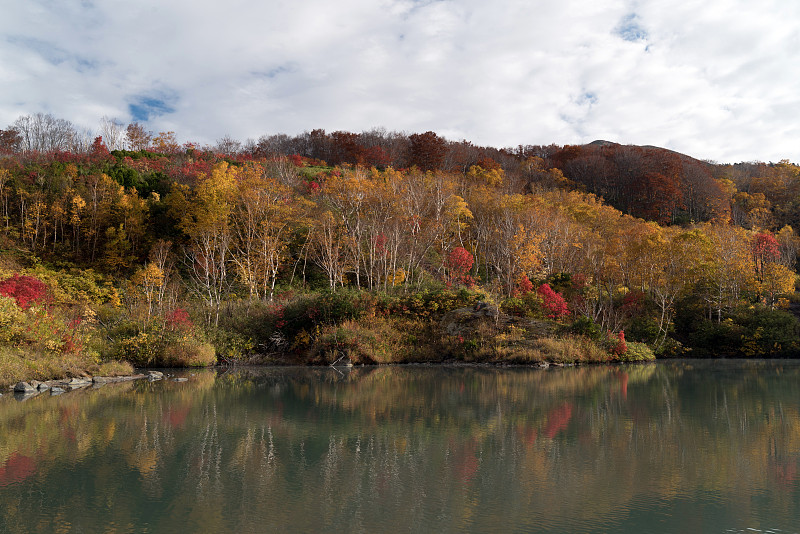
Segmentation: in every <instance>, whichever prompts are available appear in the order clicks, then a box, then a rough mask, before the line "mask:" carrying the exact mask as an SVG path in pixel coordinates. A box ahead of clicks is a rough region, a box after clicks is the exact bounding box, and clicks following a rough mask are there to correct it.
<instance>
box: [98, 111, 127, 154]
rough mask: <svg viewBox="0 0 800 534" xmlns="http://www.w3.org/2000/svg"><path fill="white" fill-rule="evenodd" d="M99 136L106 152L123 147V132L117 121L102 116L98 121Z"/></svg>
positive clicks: (119, 122)
mask: <svg viewBox="0 0 800 534" xmlns="http://www.w3.org/2000/svg"><path fill="white" fill-rule="evenodd" d="M100 135H101V136H102V138H103V142H104V143H105V145H106V146H107V147H108V150H119V149H121V148H123V147H124V144H125V130H124V129H123V128H122V122H121V121H120V120H119V119H117V118H113V119H112V118H108V117H106V116H105V115H104V116H103V118H101V119H100Z"/></svg>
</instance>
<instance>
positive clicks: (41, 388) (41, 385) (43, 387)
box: [31, 382, 50, 391]
mask: <svg viewBox="0 0 800 534" xmlns="http://www.w3.org/2000/svg"><path fill="white" fill-rule="evenodd" d="M31 385H33V384H31ZM36 389H38V390H39V391H47V390H48V389H50V385H49V384H45V383H44V382H39V385H38V386H36Z"/></svg>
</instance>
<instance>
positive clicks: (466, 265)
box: [444, 247, 475, 286]
mask: <svg viewBox="0 0 800 534" xmlns="http://www.w3.org/2000/svg"><path fill="white" fill-rule="evenodd" d="M474 263H475V258H474V257H473V256H472V254H471V253H470V252H469V251H468V250H467V249H465V248H464V247H456V248H454V249H453V250H452V251H451V252H450V254H448V255H447V259H446V260H445V262H444V266H445V268H446V269H447V285H448V286H449V285H452V284H453V283H457V284H464V285H472V284H473V283H474V282H473V280H472V277H471V276H469V275H468V274H467V273H468V272H469V270H470V269H472V265H473V264H474Z"/></svg>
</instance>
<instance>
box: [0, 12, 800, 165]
mask: <svg viewBox="0 0 800 534" xmlns="http://www.w3.org/2000/svg"><path fill="white" fill-rule="evenodd" d="M0 12H2V13H3V15H2V17H0V128H2V127H5V126H6V125H8V124H11V123H12V122H13V121H14V120H15V119H16V118H17V117H19V116H20V115H25V114H31V113H36V112H46V113H52V114H53V115H55V116H56V117H58V118H65V119H68V120H70V121H72V122H73V123H75V124H76V125H79V126H81V127H85V128H92V129H97V128H98V125H99V119H100V118H101V117H103V116H107V117H116V118H118V119H120V120H121V121H123V122H125V123H127V122H131V121H140V122H143V123H144V124H145V125H146V127H147V128H148V129H150V130H152V131H154V132H159V131H166V130H173V131H175V132H176V133H177V135H178V138H179V140H180V141H195V142H199V143H201V144H206V143H208V144H213V143H214V142H215V141H216V140H218V139H220V138H222V137H223V136H225V135H230V136H231V137H233V138H236V139H240V140H242V141H244V140H245V139H247V138H258V137H260V136H261V135H264V134H272V133H288V134H297V133H300V132H302V131H304V130H311V129H314V128H324V129H326V130H328V131H334V130H348V131H353V132H360V131H363V130H368V129H371V128H373V127H384V128H386V129H388V130H398V131H406V132H408V133H413V132H424V131H427V130H433V131H435V132H437V133H439V134H440V135H443V136H445V137H447V138H448V139H452V140H461V139H467V140H469V141H472V142H473V143H476V144H481V145H492V146H516V145H519V144H550V143H556V144H576V143H585V142H590V141H593V140H595V139H606V140H610V141H616V142H619V143H625V144H628V143H631V144H650V145H658V146H664V147H668V148H671V149H674V150H678V151H681V152H685V153H687V154H690V155H692V156H695V157H698V158H702V159H713V160H716V161H720V162H736V161H751V160H761V161H778V160H780V159H790V160H792V161H794V162H800V2H797V1H796V0H759V1H758V2H754V1H752V0H686V1H680V2H675V1H672V0H631V1H627V0H546V1H545V0H538V1H537V0H532V1H521V0H494V1H491V2H489V1H486V0H440V1H439V0H336V1H330V0H293V1H289V0H225V1H221V0H214V1H212V0H191V1H189V0H126V1H119V0H24V1H20V0H0Z"/></svg>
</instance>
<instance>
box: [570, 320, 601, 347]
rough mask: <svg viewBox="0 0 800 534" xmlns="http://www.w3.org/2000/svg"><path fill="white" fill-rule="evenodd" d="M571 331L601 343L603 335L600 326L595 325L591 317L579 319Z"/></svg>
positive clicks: (573, 324)
mask: <svg viewBox="0 0 800 534" xmlns="http://www.w3.org/2000/svg"><path fill="white" fill-rule="evenodd" d="M570 330H571V331H572V332H573V333H574V334H579V335H581V336H586V337H588V338H589V339H593V340H595V341H599V340H600V338H601V337H602V335H603V331H602V329H601V328H600V325H598V324H597V323H595V322H594V320H593V319H592V318H591V317H586V316H585V315H582V316H580V317H578V318H577V319H576V320H575V322H574V323H572V326H571V327H570Z"/></svg>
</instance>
